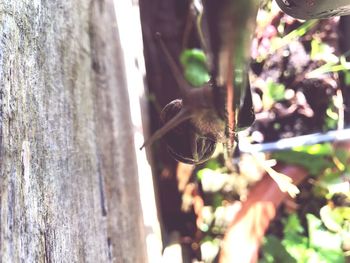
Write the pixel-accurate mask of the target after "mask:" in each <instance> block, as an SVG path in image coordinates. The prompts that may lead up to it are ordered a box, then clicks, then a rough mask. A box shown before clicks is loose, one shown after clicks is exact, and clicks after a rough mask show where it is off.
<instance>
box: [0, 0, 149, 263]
mask: <svg viewBox="0 0 350 263" xmlns="http://www.w3.org/2000/svg"><path fill="white" fill-rule="evenodd" d="M118 41H119V40H118V28H117V25H116V23H115V17H114V10H113V3H112V1H111V0H106V1H97V0H94V1H85V0H65V1H39V0H33V1H31V0H27V1H6V0H1V1H0V151H1V152H0V154H1V158H0V169H1V170H0V172H1V174H0V198H1V206H0V209H1V210H0V220H1V222H0V258H1V262H111V261H114V262H145V261H146V259H145V244H144V233H143V221H142V214H141V208H140V200H139V190H138V189H139V188H138V181H137V167H136V160H135V150H134V147H133V144H134V142H133V138H132V133H131V132H130V131H131V130H132V127H131V121H130V112H129V103H128V95H127V91H126V88H125V77H124V68H123V64H122V63H121V61H122V50H121V48H120V45H119V42H118Z"/></svg>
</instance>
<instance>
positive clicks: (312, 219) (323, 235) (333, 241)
mask: <svg viewBox="0 0 350 263" xmlns="http://www.w3.org/2000/svg"><path fill="white" fill-rule="evenodd" d="M306 219H307V224H308V232H309V242H310V247H313V248H316V249H320V250H328V251H329V250H334V251H340V252H341V251H342V250H341V242H342V240H341V236H340V235H338V234H334V233H331V232H330V231H328V230H327V229H326V228H325V227H324V226H323V224H322V221H321V219H319V218H317V217H316V216H314V215H312V214H307V215H306Z"/></svg>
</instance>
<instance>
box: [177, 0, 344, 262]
mask: <svg viewBox="0 0 350 263" xmlns="http://www.w3.org/2000/svg"><path fill="white" fill-rule="evenodd" d="M272 9H273V8H272V6H271V2H269V1H267V2H266V3H265V4H264V10H262V12H260V13H259V16H258V25H257V35H258V36H257V37H256V38H255V40H254V41H255V45H256V46H255V48H256V50H255V51H253V55H252V56H253V60H255V61H256V62H258V63H261V64H263V66H264V63H265V64H268V63H269V59H270V58H271V56H272V55H273V54H274V53H275V52H277V51H281V49H283V48H285V51H288V52H289V53H288V52H282V53H283V56H285V53H286V54H287V55H286V56H290V50H288V45H290V42H291V41H299V42H302V41H303V42H309V43H310V50H309V53H308V56H310V59H311V64H312V66H311V67H308V68H307V71H305V72H300V73H299V74H300V75H301V76H302V78H303V79H304V78H324V77H325V76H327V77H329V74H333V73H337V72H340V71H341V72H343V73H344V76H345V83H347V84H350V73H349V69H350V64H349V62H347V61H346V60H345V57H346V56H347V55H348V54H347V53H346V54H343V55H342V56H340V57H339V56H337V55H336V51H335V50H334V48H333V47H332V46H331V45H330V44H329V43H326V42H325V41H324V38H322V37H320V34H319V32H318V31H317V30H316V29H315V28H317V26H318V25H319V24H320V22H319V21H317V20H310V21H306V22H304V23H301V22H300V21H297V20H295V19H292V18H290V17H288V16H283V15H281V13H280V12H279V11H276V10H274V11H271V10H272ZM276 17H278V18H279V23H276V21H274V19H276ZM295 25H299V26H297V27H295ZM293 27H294V29H293V30H291V31H289V29H290V28H293ZM310 32H311V33H310ZM258 42H259V43H258ZM304 44H305V43H304ZM298 47H299V46H298ZM254 52H255V53H254ZM180 61H181V64H182V66H183V69H184V75H185V78H186V79H187V81H188V82H189V83H190V84H191V85H193V86H194V87H199V86H202V85H203V84H205V83H207V82H208V81H209V79H210V76H209V72H208V69H207V61H206V56H205V54H204V52H203V51H201V50H198V49H186V50H184V51H183V52H182V54H181V57H180ZM272 73H273V72H272ZM283 74H284V75H283V76H284V77H286V76H287V77H288V74H285V73H283ZM257 77H258V76H257ZM297 77H298V75H296V76H295V78H297ZM282 79H283V78H282ZM284 80H285V79H284ZM291 83H293V82H292V81H290V82H289V83H283V82H282V81H274V80H272V78H270V77H269V76H268V77H267V78H266V79H265V80H264V81H263V85H262V86H263V88H261V87H260V86H259V87H258V88H259V89H260V90H259V91H261V94H260V95H261V104H262V107H261V108H262V109H263V110H269V109H270V108H272V107H273V105H275V104H276V103H277V102H283V101H286V100H288V99H287V96H286V90H287V89H288V90H289V91H290V92H291V91H292V88H291V87H289V86H288V85H290V84H291ZM297 88H298V87H293V89H294V90H293V92H294V93H293V92H292V96H290V97H292V99H290V102H291V104H292V105H293V104H296V101H297V98H296V97H297V96H296V95H295V94H297V93H298V90H297ZM260 95H259V96H260ZM316 99H317V98H316ZM304 100H305V98H304ZM297 102H298V101H297ZM298 103H299V104H300V102H298ZM255 106H256V105H255ZM298 106H301V109H303V108H302V107H304V106H305V105H298ZM306 106H309V105H306ZM338 122H339V108H338V107H337V105H336V103H335V101H334V99H333V98H332V99H331V102H330V103H329V105H328V108H327V110H326V116H325V124H324V126H325V127H324V128H325V130H329V129H334V128H336V127H337V125H338ZM274 125H275V126H276V127H277V130H278V129H279V127H278V126H280V125H281V124H280V123H278V122H276V123H275V124H274ZM269 157H270V158H272V159H275V160H277V161H278V162H282V163H286V164H293V165H299V166H302V167H304V168H305V169H306V170H307V171H308V172H309V174H310V177H309V179H308V180H307V182H304V183H303V184H302V185H301V187H300V191H301V193H300V194H299V196H298V197H297V198H296V200H295V203H296V208H295V209H294V210H293V211H288V212H286V211H285V210H286V209H285V208H283V207H282V209H280V210H281V211H280V212H279V213H278V216H277V218H276V219H275V223H272V224H271V228H270V229H269V231H268V234H267V235H266V237H265V238H264V242H263V246H262V249H261V253H260V256H261V257H260V260H259V262H260V263H265V262H266V263H267V262H269V263H270V262H276V263H289V262H297V263H303V262H305V263H306V262H307V263H309V262H315V263H319V262H327V263H328V262H332V263H333V262H335V263H338V262H339V263H341V262H345V260H346V255H348V256H349V255H350V183H349V182H350V165H349V164H350V153H349V152H346V151H344V150H339V149H336V148H335V147H334V146H333V145H332V144H329V143H324V144H316V145H310V146H300V147H295V148H293V149H291V150H285V151H278V152H275V153H273V154H271V155H270V156H269ZM221 160H222V155H220V154H219V155H218V157H217V158H213V159H211V160H209V161H208V162H206V163H205V164H204V165H202V166H201V167H200V169H198V170H196V181H197V183H198V185H199V190H200V191H199V192H200V195H201V197H202V198H203V203H204V204H203V207H202V209H201V210H200V214H197V228H198V229H199V231H200V232H201V234H202V236H201V240H200V242H199V243H200V251H201V257H202V260H203V262H213V261H215V258H216V257H217V255H218V253H219V249H220V240H221V239H222V237H223V235H224V233H225V230H226V228H227V226H228V225H229V224H230V223H231V222H232V218H233V217H234V214H235V213H236V212H237V209H238V207H236V206H235V203H236V202H235V201H236V200H240V199H241V200H244V199H245V197H246V192H244V190H242V189H248V187H249V186H250V185H251V183H252V182H254V180H257V176H256V174H259V173H260V175H261V171H260V172H259V171H257V169H256V167H255V166H256V164H255V163H254V161H252V159H249V158H248V161H246V163H244V161H243V160H244V157H242V156H241V157H240V158H239V160H236V162H237V163H236V164H237V167H238V169H237V172H229V171H228V169H226V168H225V167H224V164H223V162H222V161H221ZM247 167H249V169H246V168H247ZM254 169H255V170H254ZM247 174H248V175H249V176H251V177H252V178H254V179H252V178H250V177H249V176H247ZM246 191H247V190H246ZM199 219H200V220H199ZM276 225H277V226H282V229H273V228H275V227H276Z"/></svg>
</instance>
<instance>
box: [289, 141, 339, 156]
mask: <svg viewBox="0 0 350 263" xmlns="http://www.w3.org/2000/svg"><path fill="white" fill-rule="evenodd" d="M293 151H295V152H304V153H308V154H311V155H321V156H332V154H333V147H332V145H331V144H330V143H324V144H314V145H305V146H297V147H294V148H293Z"/></svg>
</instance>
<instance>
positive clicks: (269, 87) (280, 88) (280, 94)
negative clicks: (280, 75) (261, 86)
mask: <svg viewBox="0 0 350 263" xmlns="http://www.w3.org/2000/svg"><path fill="white" fill-rule="evenodd" d="M284 91H285V86H284V85H283V84H280V83H276V82H273V81H272V80H268V81H267V83H266V90H265V92H264V94H263V104H264V106H265V108H270V107H271V105H272V104H273V103H275V102H276V101H279V100H283V99H284Z"/></svg>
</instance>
